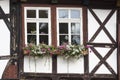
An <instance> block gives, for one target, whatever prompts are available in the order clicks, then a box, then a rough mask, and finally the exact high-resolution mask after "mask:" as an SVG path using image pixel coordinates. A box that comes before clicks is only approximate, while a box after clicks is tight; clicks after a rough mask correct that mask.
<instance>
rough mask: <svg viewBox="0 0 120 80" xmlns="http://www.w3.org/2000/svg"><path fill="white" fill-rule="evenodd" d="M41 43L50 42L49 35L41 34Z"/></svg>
mask: <svg viewBox="0 0 120 80" xmlns="http://www.w3.org/2000/svg"><path fill="white" fill-rule="evenodd" d="M39 37H40V41H39V42H40V43H45V44H48V35H40V36H39Z"/></svg>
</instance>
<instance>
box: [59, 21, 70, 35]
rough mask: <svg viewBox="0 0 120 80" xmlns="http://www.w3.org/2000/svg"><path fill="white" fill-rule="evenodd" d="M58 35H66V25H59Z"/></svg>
mask: <svg viewBox="0 0 120 80" xmlns="http://www.w3.org/2000/svg"><path fill="white" fill-rule="evenodd" d="M59 33H60V34H68V23H59Z"/></svg>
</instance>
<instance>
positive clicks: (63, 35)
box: [57, 8, 82, 45]
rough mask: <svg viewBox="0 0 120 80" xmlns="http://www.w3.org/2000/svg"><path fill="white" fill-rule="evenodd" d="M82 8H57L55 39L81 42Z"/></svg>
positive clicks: (60, 42) (74, 42)
mask: <svg viewBox="0 0 120 80" xmlns="http://www.w3.org/2000/svg"><path fill="white" fill-rule="evenodd" d="M81 16H82V9H81V8H57V41H58V43H57V44H58V45H61V44H63V43H68V44H77V45H79V44H82V31H81V30H82V18H81Z"/></svg>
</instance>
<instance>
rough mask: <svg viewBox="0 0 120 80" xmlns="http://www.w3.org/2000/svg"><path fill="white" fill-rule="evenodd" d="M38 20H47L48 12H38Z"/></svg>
mask: <svg viewBox="0 0 120 80" xmlns="http://www.w3.org/2000/svg"><path fill="white" fill-rule="evenodd" d="M39 18H48V10H39Z"/></svg>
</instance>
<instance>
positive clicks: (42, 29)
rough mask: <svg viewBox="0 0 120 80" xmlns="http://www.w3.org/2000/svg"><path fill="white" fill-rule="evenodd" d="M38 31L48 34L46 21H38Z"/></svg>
mask: <svg viewBox="0 0 120 80" xmlns="http://www.w3.org/2000/svg"><path fill="white" fill-rule="evenodd" d="M39 33H40V34H48V23H39Z"/></svg>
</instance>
